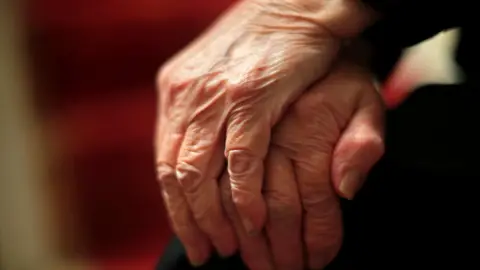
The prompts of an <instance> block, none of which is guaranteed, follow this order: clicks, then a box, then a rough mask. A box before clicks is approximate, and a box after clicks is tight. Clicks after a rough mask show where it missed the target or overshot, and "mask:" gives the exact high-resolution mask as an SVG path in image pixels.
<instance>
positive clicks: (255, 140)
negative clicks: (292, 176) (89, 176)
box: [155, 0, 361, 264]
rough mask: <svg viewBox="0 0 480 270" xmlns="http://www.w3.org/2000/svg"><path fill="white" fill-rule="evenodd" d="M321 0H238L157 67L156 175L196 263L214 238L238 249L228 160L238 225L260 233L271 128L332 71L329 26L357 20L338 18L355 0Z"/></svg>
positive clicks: (334, 45) (347, 30) (225, 251)
mask: <svg viewBox="0 0 480 270" xmlns="http://www.w3.org/2000/svg"><path fill="white" fill-rule="evenodd" d="M320 2H322V3H319V2H317V1H311V0H289V1H285V0H283V1H277V0H249V1H242V2H240V3H239V4H237V5H236V6H235V7H234V8H233V9H231V10H230V11H229V12H228V13H227V14H226V15H225V16H223V17H222V18H221V19H220V21H218V22H217V23H216V24H215V26H214V27H213V28H211V29H209V31H207V32H206V33H205V34H204V35H203V36H202V37H200V38H199V39H198V40H196V41H195V42H194V43H192V44H191V45H190V46H189V47H187V48H186V49H185V50H184V51H183V52H181V53H180V54H179V55H177V56H176V57H175V58H173V59H172V60H171V61H170V62H169V63H167V64H166V65H165V66H164V67H163V68H162V71H161V72H160V73H159V77H158V82H157V86H158V89H159V99H160V101H159V104H160V107H159V111H158V122H157V124H156V131H157V133H156V136H155V140H156V165H157V174H158V179H159V182H160V183H161V185H162V187H163V197H164V200H165V202H166V206H167V208H168V212H169V215H170V219H171V222H172V225H173V228H174V230H175V232H176V233H177V235H178V237H179V238H180V240H181V241H182V242H183V244H184V245H185V247H186V250H187V253H188V256H189V258H190V259H191V261H192V262H193V263H194V264H201V263H203V262H204V261H205V260H206V259H207V258H208V256H209V254H210V245H211V244H213V246H214V247H215V248H216V250H217V251H218V252H219V253H220V254H222V255H229V254H231V253H233V252H234V251H235V249H236V247H237V244H236V240H235V235H234V232H233V229H232V227H231V225H230V223H229V222H228V219H226V216H225V214H224V212H223V210H222V206H221V200H220V196H219V190H218V183H217V179H218V178H219V176H220V174H221V172H222V170H223V166H224V158H225V157H226V158H227V159H228V171H229V175H230V185H231V191H232V198H233V202H234V204H235V206H236V209H237V211H238V213H239V216H240V217H241V220H242V222H243V225H244V226H245V228H246V230H247V231H248V232H249V233H253V232H259V231H260V230H261V228H262V227H263V226H264V223H265V219H266V206H265V202H264V200H263V197H262V196H261V188H262V180H263V172H264V167H263V161H264V158H265V156H266V154H267V150H268V146H269V141H270V132H271V128H272V127H273V125H274V124H275V123H276V122H277V121H278V119H279V118H280V116H281V115H282V113H283V112H284V110H285V109H286V108H287V106H288V105H289V104H290V103H291V102H292V101H293V100H294V99H295V98H296V97H298V96H299V94H301V92H302V91H303V90H304V89H306V88H307V87H308V86H309V85H310V84H311V83H312V82H313V81H315V80H316V79H318V78H320V77H322V76H323V75H324V74H325V73H326V72H327V70H328V69H329V67H330V64H331V63H332V62H333V59H334V58H335V57H336V54H337V50H338V49H339V46H340V39H339V38H336V37H334V33H338V36H348V35H353V34H354V33H355V32H356V31H354V30H352V29H354V28H355V27H357V26H358V25H359V24H360V25H361V23H359V21H354V22H353V23H350V24H348V23H346V22H345V20H344V21H343V23H342V24H339V23H338V21H339V20H336V18H337V17H341V16H343V17H345V18H349V17H351V18H354V16H350V15H351V14H353V13H355V12H357V13H358V12H360V11H359V10H360V8H358V7H357V5H358V3H357V2H356V1H347V0H336V1H326V2H323V1H320ZM306 3H309V4H308V5H307V4H306ZM351 7H352V8H351ZM353 7H354V8H353ZM340 21H341V20H340ZM360 21H361V20H360ZM336 22H337V23H336ZM325 25H328V26H329V27H331V28H330V29H329V30H327V28H326V27H324V26H325ZM348 25H351V26H352V27H348ZM357 32H358V31H357ZM335 36H337V35H335Z"/></svg>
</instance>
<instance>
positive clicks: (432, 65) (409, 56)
mask: <svg viewBox="0 0 480 270" xmlns="http://www.w3.org/2000/svg"><path fill="white" fill-rule="evenodd" d="M459 31H460V30H458V29H452V30H449V31H444V32H441V33H439V34H438V35H436V36H434V37H432V38H430V39H428V40H426V41H424V42H422V43H420V44H418V45H416V46H413V47H411V48H409V49H407V50H405V52H404V55H403V59H402V60H401V62H400V63H399V65H398V68H397V71H396V72H395V73H394V76H396V79H397V80H399V81H402V79H405V80H407V81H410V83H411V84H413V85H410V89H405V90H406V91H410V90H413V88H414V87H417V86H420V85H425V84H430V83H442V84H451V83H458V82H461V81H462V79H463V74H462V71H461V69H460V68H459V66H458V65H457V64H456V62H455V51H456V48H457V45H458V39H459V34H460V33H459Z"/></svg>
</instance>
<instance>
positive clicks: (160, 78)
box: [156, 64, 171, 89]
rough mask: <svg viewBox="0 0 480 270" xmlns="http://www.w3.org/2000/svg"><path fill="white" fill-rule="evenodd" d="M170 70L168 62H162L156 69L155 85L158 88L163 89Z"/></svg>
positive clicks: (166, 83)
mask: <svg viewBox="0 0 480 270" xmlns="http://www.w3.org/2000/svg"><path fill="white" fill-rule="evenodd" d="M170 71H171V68H170V65H169V64H164V65H163V66H161V67H160V69H159V70H158V72H157V77H156V85H157V87H158V88H159V89H163V87H165V86H167V85H168V81H169V77H170V74H171V72H170Z"/></svg>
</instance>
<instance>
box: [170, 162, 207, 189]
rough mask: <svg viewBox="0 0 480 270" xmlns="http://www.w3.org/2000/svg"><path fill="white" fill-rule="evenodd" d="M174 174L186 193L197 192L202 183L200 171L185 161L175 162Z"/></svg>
mask: <svg viewBox="0 0 480 270" xmlns="http://www.w3.org/2000/svg"><path fill="white" fill-rule="evenodd" d="M175 176H176V178H177V180H178V182H179V183H180V185H181V186H182V187H183V188H184V189H185V192H186V193H197V191H198V190H199V188H200V186H201V184H202V172H201V171H200V170H199V169H198V168H197V167H196V166H194V165H192V164H189V163H187V162H185V161H182V162H180V163H178V164H177V166H176V171H175Z"/></svg>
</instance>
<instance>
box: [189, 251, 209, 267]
mask: <svg viewBox="0 0 480 270" xmlns="http://www.w3.org/2000/svg"><path fill="white" fill-rule="evenodd" d="M187 254H188V259H189V260H190V264H191V265H192V266H193V267H199V266H202V265H203V264H204V263H205V262H206V261H207V259H208V255H205V254H204V252H202V251H199V250H189V251H187Z"/></svg>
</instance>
